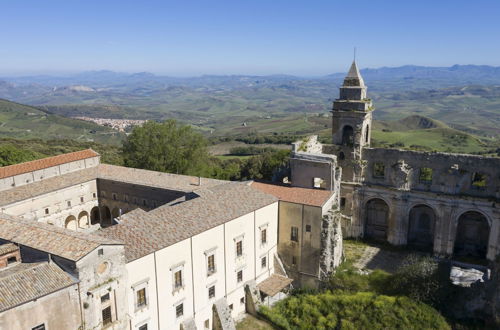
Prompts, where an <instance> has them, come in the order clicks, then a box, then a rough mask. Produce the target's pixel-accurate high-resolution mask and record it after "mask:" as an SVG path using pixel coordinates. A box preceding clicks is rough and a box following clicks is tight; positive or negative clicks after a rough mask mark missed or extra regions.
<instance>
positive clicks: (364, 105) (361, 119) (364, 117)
mask: <svg viewBox="0 0 500 330" xmlns="http://www.w3.org/2000/svg"><path fill="white" fill-rule="evenodd" d="M372 111H373V106H372V101H371V99H369V98H367V97H366V85H365V82H364V81H363V77H361V74H360V73H359V69H358V66H357V65H356V61H353V62H352V65H351V68H350V69H349V72H348V73H347V76H346V77H345V79H344V83H343V84H342V86H341V87H340V96H339V98H338V99H336V100H335V101H334V102H333V109H332V142H333V144H334V145H335V149H336V156H337V159H338V161H339V164H340V166H341V167H342V181H344V182H359V181H360V180H361V175H362V173H361V172H362V167H363V164H362V161H361V160H362V159H361V154H362V150H363V147H365V146H368V147H369V146H370V138H371V126H372Z"/></svg>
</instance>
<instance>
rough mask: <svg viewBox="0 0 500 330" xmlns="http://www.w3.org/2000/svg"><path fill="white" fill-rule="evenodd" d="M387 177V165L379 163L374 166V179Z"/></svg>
mask: <svg viewBox="0 0 500 330" xmlns="http://www.w3.org/2000/svg"><path fill="white" fill-rule="evenodd" d="M384 176H385V165H384V163H382V162H377V163H374V164H373V177H374V178H383V177H384Z"/></svg>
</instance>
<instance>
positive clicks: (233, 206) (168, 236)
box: [98, 182, 278, 262]
mask: <svg viewBox="0 0 500 330" xmlns="http://www.w3.org/2000/svg"><path fill="white" fill-rule="evenodd" d="M196 194H197V196H198V197H196V198H194V199H191V200H188V201H186V202H183V203H179V204H176V205H172V206H170V205H164V206H161V207H159V208H156V209H154V210H152V211H150V212H145V211H142V210H140V211H137V210H136V211H132V212H130V213H127V214H125V215H123V216H122V218H121V221H120V224H117V225H114V226H111V227H108V228H105V229H103V230H101V231H99V233H98V234H99V235H102V236H104V237H108V238H111V239H117V240H121V241H123V242H125V257H126V259H127V262H130V261H133V260H135V259H138V258H140V257H143V256H145V255H147V254H150V253H153V252H154V251H157V250H160V249H163V248H165V247H167V246H170V245H173V244H175V243H177V242H180V241H182V240H185V239H187V238H189V237H192V236H195V235H197V234H199V233H202V232H204V231H206V230H209V229H211V228H213V227H216V226H218V225H221V224H223V223H226V222H228V221H231V220H233V219H236V218H238V217H241V216H243V215H245V214H248V213H251V212H253V211H255V210H258V209H260V208H262V207H264V206H267V205H270V204H272V203H274V202H277V201H278V199H277V198H275V197H274V196H272V195H269V194H265V193H263V192H260V191H258V190H257V189H253V188H251V187H250V186H248V185H247V184H245V183H236V182H227V183H225V184H222V185H218V186H214V187H211V188H206V189H202V190H199V191H196Z"/></svg>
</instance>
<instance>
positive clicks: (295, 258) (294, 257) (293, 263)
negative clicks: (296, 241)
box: [292, 256, 297, 266]
mask: <svg viewBox="0 0 500 330" xmlns="http://www.w3.org/2000/svg"><path fill="white" fill-rule="evenodd" d="M296 264H297V257H296V256H292V265H293V266H295V265H296Z"/></svg>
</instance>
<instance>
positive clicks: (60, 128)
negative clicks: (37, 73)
mask: <svg viewBox="0 0 500 330" xmlns="http://www.w3.org/2000/svg"><path fill="white" fill-rule="evenodd" d="M0 137H6V138H16V139H30V138H41V139H73V140H76V141H81V142H90V141H96V142H106V143H119V141H120V140H121V139H122V138H123V136H122V135H120V134H119V133H117V132H115V131H113V130H111V129H110V128H107V127H102V126H99V125H96V124H93V123H89V122H85V121H81V120H75V119H70V118H65V117H61V116H58V115H54V114H51V113H48V112H45V111H42V110H40V109H38V108H35V107H32V106H27V105H22V104H19V103H14V102H11V101H7V100H3V99H0Z"/></svg>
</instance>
